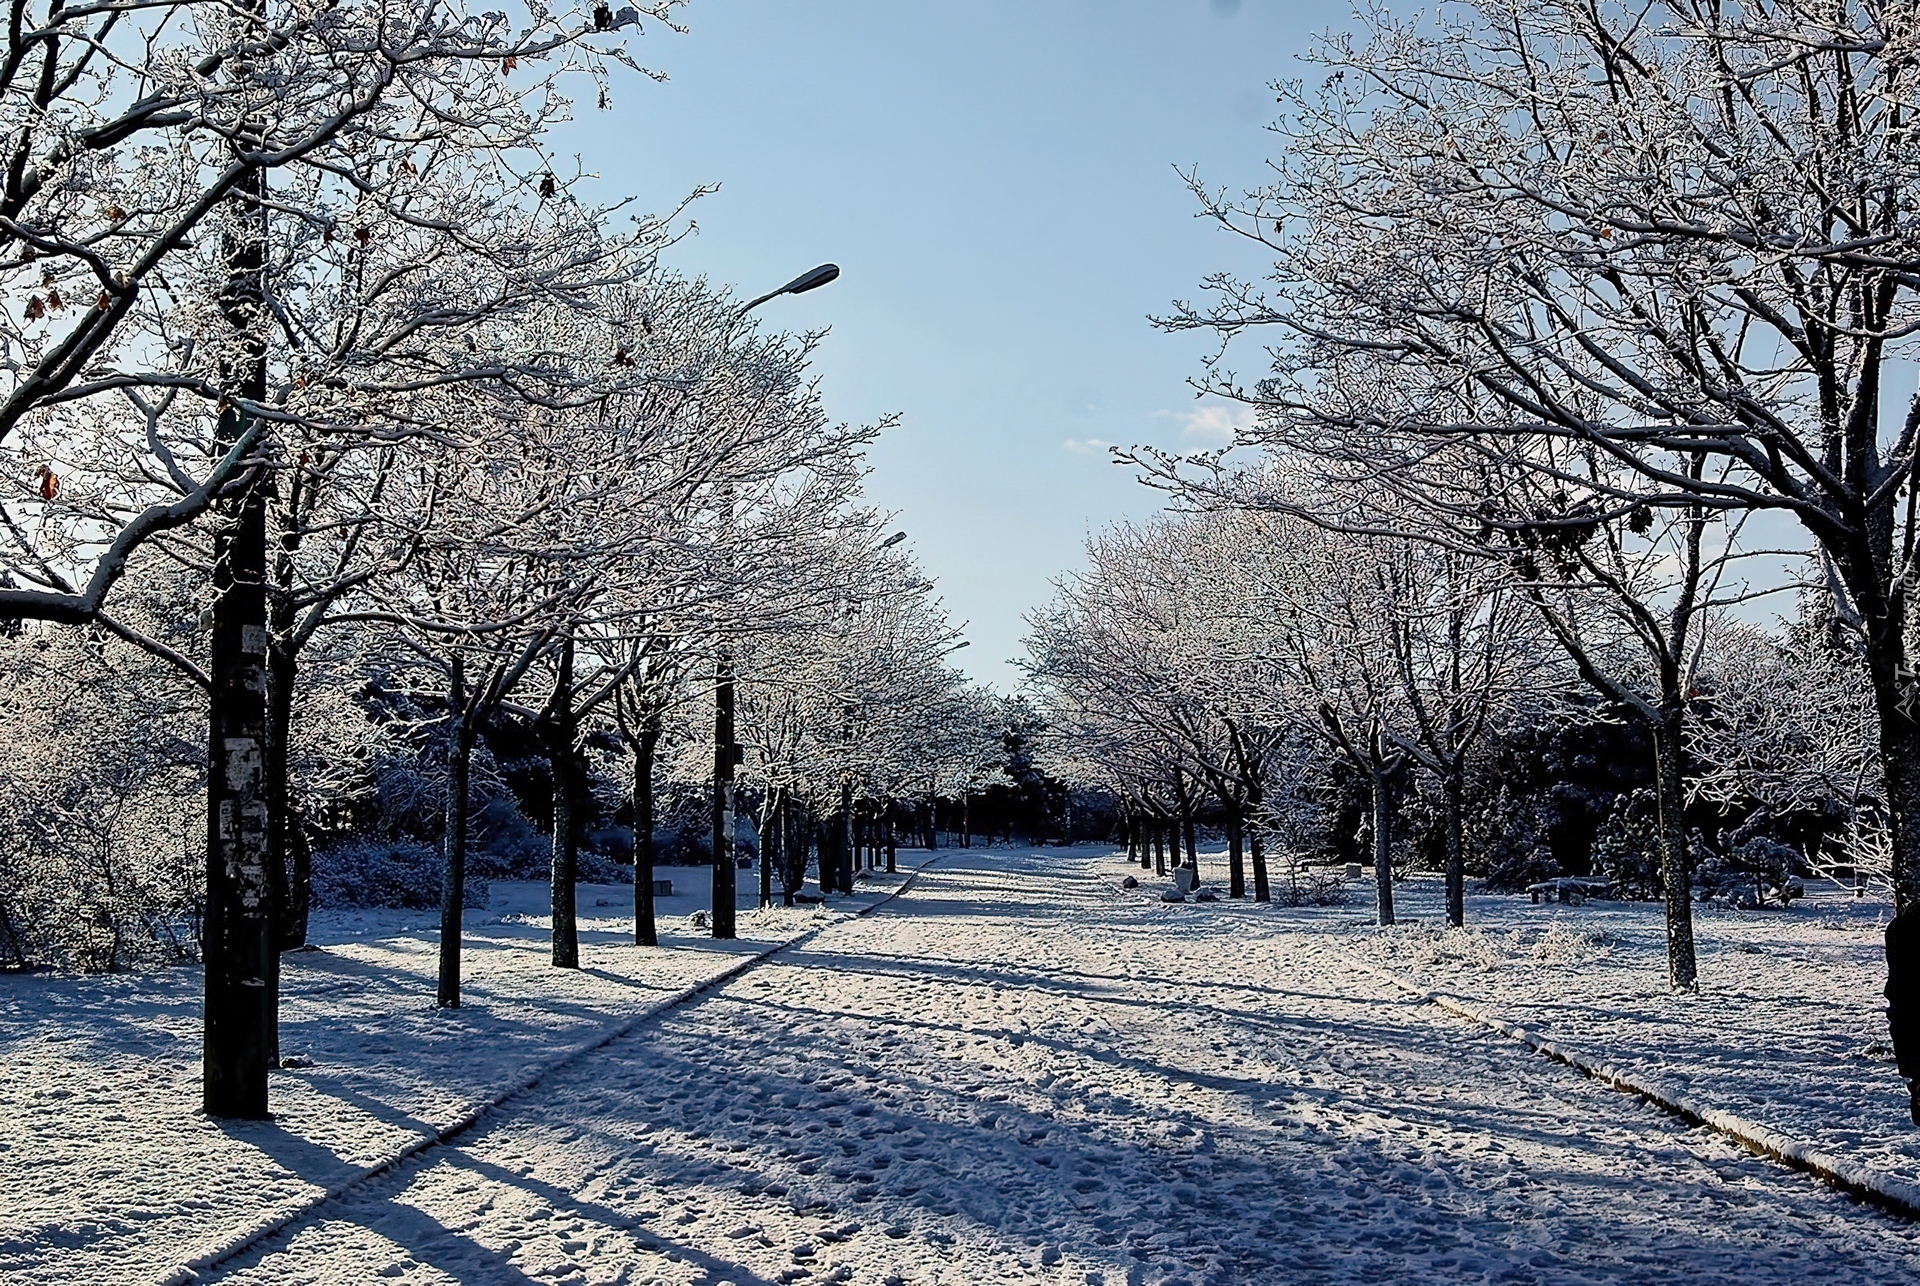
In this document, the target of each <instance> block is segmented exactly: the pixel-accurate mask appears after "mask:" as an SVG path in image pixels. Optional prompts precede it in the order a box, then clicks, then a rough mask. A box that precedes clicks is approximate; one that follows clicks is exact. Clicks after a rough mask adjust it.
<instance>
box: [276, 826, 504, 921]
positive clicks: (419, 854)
mask: <svg viewBox="0 0 1920 1286" xmlns="http://www.w3.org/2000/svg"><path fill="white" fill-rule="evenodd" d="M442 865H443V864H442V861H441V856H440V850H439V849H437V848H434V847H432V846H430V845H427V844H421V843H418V842H416V841H413V840H399V841H395V842H391V843H383V842H381V841H379V840H373V839H364V838H355V839H350V840H347V841H345V842H344V843H340V844H336V845H333V846H332V847H330V848H326V849H323V850H322V851H320V852H318V853H315V854H314V855H313V904H314V906H315V907H318V908H321V909H329V908H334V907H351V906H386V907H400V908H405V909H407V910H424V909H426V908H428V907H436V906H439V905H440V876H441V871H442ZM486 904H487V882H486V880H485V879H482V878H479V877H476V876H472V875H469V876H468V877H467V882H466V905H467V906H469V907H484V906H486Z"/></svg>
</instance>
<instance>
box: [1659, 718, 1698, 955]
mask: <svg viewBox="0 0 1920 1286" xmlns="http://www.w3.org/2000/svg"><path fill="white" fill-rule="evenodd" d="M1680 720H1681V711H1680V709H1679V707H1677V706H1675V707H1671V708H1668V709H1666V710H1663V711H1662V712H1661V717H1660V719H1659V721H1658V722H1657V723H1656V724H1655V725H1654V728H1653V757H1654V797H1655V799H1656V800H1657V801H1658V803H1659V806H1660V882H1661V885H1662V886H1663V888H1664V890H1665V893H1666V904H1667V981H1668V982H1669V983H1670V984H1671V985H1672V986H1673V988H1674V990H1676V991H1692V990H1693V989H1694V985H1695V982H1696V979H1697V970H1696V968H1695V965H1694V954H1693V878H1692V863H1691V862H1690V861H1689V860H1688V859H1689V855H1688V853H1687V821H1686V811H1685V810H1686V798H1687V796H1686V779H1685V771H1684V769H1683V767H1682V754H1683V749H1682V743H1681V736H1682V733H1681V727H1680Z"/></svg>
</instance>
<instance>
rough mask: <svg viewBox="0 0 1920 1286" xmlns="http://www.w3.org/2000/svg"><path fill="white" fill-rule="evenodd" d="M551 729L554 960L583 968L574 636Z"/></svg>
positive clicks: (567, 646) (564, 654) (564, 652)
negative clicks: (577, 886) (577, 893)
mask: <svg viewBox="0 0 1920 1286" xmlns="http://www.w3.org/2000/svg"><path fill="white" fill-rule="evenodd" d="M555 682H556V688H555V692H556V696H555V699H554V708H553V710H552V711H551V712H550V715H549V718H548V722H547V726H546V728H545V730H544V731H545V732H546V742H547V761H548V763H549V764H550V765H551V767H552V776H553V872H552V873H553V879H552V895H551V897H550V899H549V906H550V907H551V909H552V912H553V964H554V967H555V968H556V969H578V968H579V967H580V926H579V922H578V921H577V920H576V919H575V916H574V901H573V899H574V889H573V881H574V873H575V869H576V868H575V863H574V858H575V857H576V855H577V854H578V852H579V849H578V844H579V835H578V826H577V824H576V818H575V817H574V803H575V801H576V799H577V797H578V796H577V794H576V789H575V784H574V768H575V764H574V744H573V743H574V735H575V729H574V726H573V638H572V636H568V638H567V640H566V641H565V642H564V643H563V644H562V645H561V648H560V672H559V675H558V677H557V678H556V680H555Z"/></svg>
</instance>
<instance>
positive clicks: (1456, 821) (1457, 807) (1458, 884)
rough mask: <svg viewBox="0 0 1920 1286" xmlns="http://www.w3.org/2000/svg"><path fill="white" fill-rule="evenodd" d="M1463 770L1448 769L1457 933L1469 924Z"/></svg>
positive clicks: (1450, 909) (1450, 886)
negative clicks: (1462, 799)
mask: <svg viewBox="0 0 1920 1286" xmlns="http://www.w3.org/2000/svg"><path fill="white" fill-rule="evenodd" d="M1460 778H1461V767H1460V764H1459V762H1458V761H1455V762H1454V763H1453V764H1452V765H1451V766H1450V767H1449V769H1448V771H1447V775H1446V782H1445V794H1446V810H1447V817H1446V827H1447V923H1448V924H1451V925H1452V926H1453V927H1454V928H1456V929H1458V928H1460V927H1461V926H1462V925H1464V924H1465V923H1466V922H1467V882H1466V878H1467V877H1466V854H1465V852H1464V851H1463V849H1464V845H1463V837H1462V834H1461V832H1462V829H1463V825H1464V824H1463V822H1462V819H1461V812H1462V811H1463V806H1462V804H1461V801H1460V797H1461V793H1462V791H1463V790H1464V786H1463V783H1462V782H1461V780H1460Z"/></svg>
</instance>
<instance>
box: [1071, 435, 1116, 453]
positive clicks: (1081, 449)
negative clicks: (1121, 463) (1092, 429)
mask: <svg viewBox="0 0 1920 1286" xmlns="http://www.w3.org/2000/svg"><path fill="white" fill-rule="evenodd" d="M1060 445H1061V446H1063V447H1065V448H1066V449H1067V450H1069V451H1071V452H1073V453H1074V454H1075V455H1105V454H1106V453H1107V448H1108V447H1110V446H1112V445H1113V443H1111V442H1109V441H1107V440H1106V439H1105V438H1068V439H1067V440H1066V441H1065V442H1062V443H1061V444H1060Z"/></svg>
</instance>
